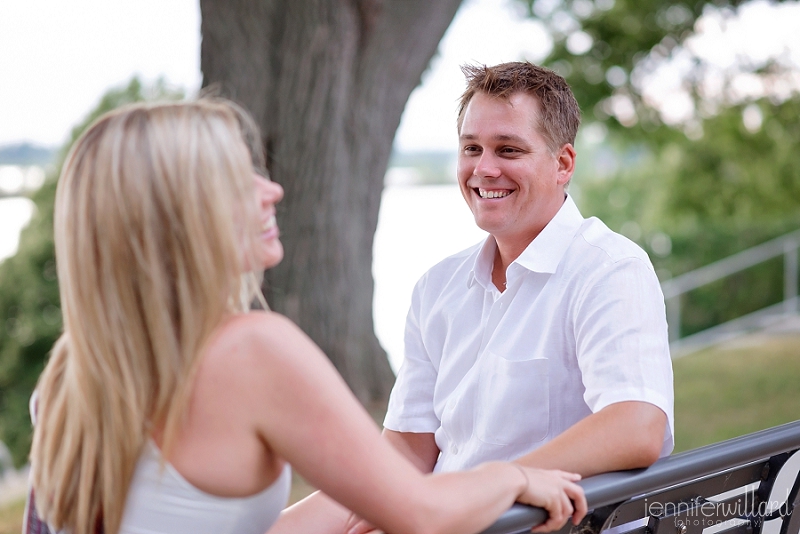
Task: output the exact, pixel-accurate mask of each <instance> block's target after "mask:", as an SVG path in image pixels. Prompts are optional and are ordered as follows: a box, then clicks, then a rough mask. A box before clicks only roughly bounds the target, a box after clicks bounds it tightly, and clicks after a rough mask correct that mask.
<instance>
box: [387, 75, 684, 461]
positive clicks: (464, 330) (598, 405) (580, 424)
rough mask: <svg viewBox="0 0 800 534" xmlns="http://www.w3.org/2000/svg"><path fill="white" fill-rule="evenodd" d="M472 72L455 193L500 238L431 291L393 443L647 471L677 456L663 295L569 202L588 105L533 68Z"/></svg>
mask: <svg viewBox="0 0 800 534" xmlns="http://www.w3.org/2000/svg"><path fill="white" fill-rule="evenodd" d="M464 72H465V74H466V77H467V89H466V91H465V92H464V94H463V96H462V99H461V104H460V109H459V115H458V132H459V155H458V183H459V186H460V188H461V192H462V194H463V195H464V198H465V200H466V202H467V205H468V206H469V208H470V209H471V210H472V213H473V215H474V216H475V222H476V224H477V225H478V226H479V227H481V228H482V229H483V230H486V231H487V232H488V233H489V237H488V238H487V239H486V241H485V242H484V243H482V244H479V245H477V246H475V247H472V248H470V249H467V250H465V251H463V252H461V253H459V254H456V255H454V256H452V257H450V258H447V259H445V260H444V261H442V262H441V263H439V264H438V265H436V266H435V267H433V268H432V269H431V270H430V271H429V272H428V273H426V274H425V275H424V276H423V277H422V279H421V280H420V281H419V282H418V284H417V286H416V288H415V290H414V294H413V297H412V305H411V310H410V311H409V315H408V320H407V325H406V336H405V360H404V363H403V365H402V367H401V369H400V372H399V374H398V377H397V382H396V384H395V387H394V390H393V392H392V396H391V399H390V402H389V410H388V413H387V415H386V420H385V422H384V428H385V431H384V434H385V436H386V437H387V439H389V440H390V441H391V442H392V443H393V444H394V445H395V446H396V447H397V448H398V449H400V450H401V451H403V452H404V453H405V454H406V456H407V457H408V458H409V459H410V460H411V461H412V462H414V463H415V464H416V465H417V466H418V467H419V468H420V469H421V470H423V471H432V470H435V471H451V470H459V469H465V468H468V467H470V466H474V465H476V464H479V463H481V462H484V461H487V460H493V459H517V461H518V462H519V463H522V464H525V465H531V466H537V467H547V468H559V469H564V470H567V471H574V472H577V473H580V474H582V475H583V476H590V475H593V474H596V473H600V472H604V471H616V470H620V469H630V468H636V467H644V466H647V465H650V464H651V463H653V462H654V461H655V460H656V459H657V458H658V457H659V456H663V455H667V454H669V452H670V451H671V450H672V446H673V437H672V434H673V431H672V428H673V422H672V402H673V399H672V367H671V362H670V356H669V348H668V341H667V325H666V319H665V313H664V300H663V295H662V294H661V291H660V286H659V284H658V280H657V278H656V276H655V273H654V271H653V268H652V265H651V263H650V261H649V259H648V257H647V255H646V254H645V253H644V251H642V250H641V249H640V248H639V247H638V246H636V245H635V244H634V243H632V242H631V241H629V240H627V239H626V238H624V237H622V236H620V235H618V234H615V233H613V232H611V231H610V230H609V229H608V228H607V227H606V226H605V225H603V223H602V222H600V221H599V220H597V219H595V218H591V219H584V218H583V217H582V216H581V214H580V212H579V211H578V209H577V207H576V206H575V203H574V202H573V200H572V199H571V198H570V197H569V195H568V194H567V193H566V187H567V184H568V183H569V180H570V178H571V177H572V173H573V171H574V168H575V149H574V148H573V145H574V142H575V135H576V133H577V129H578V125H579V122H580V111H579V109H578V105H577V103H576V102H575V98H574V96H573V95H572V92H571V90H570V89H569V87H568V85H567V84H566V82H565V81H564V80H563V78H561V77H560V76H558V75H557V74H555V73H553V72H552V71H549V70H547V69H544V68H541V67H538V66H535V65H532V64H530V63H526V62H520V63H505V64H501V65H497V66H494V67H466V68H465V69H464Z"/></svg>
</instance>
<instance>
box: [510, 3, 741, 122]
mask: <svg viewBox="0 0 800 534" xmlns="http://www.w3.org/2000/svg"><path fill="white" fill-rule="evenodd" d="M524 1H525V3H526V4H527V5H528V9H529V13H530V14H531V15H532V16H534V17H537V18H541V19H542V20H543V21H544V22H545V23H546V25H547V27H548V28H549V29H550V32H551V35H552V37H553V41H554V46H553V50H552V52H551V53H550V55H549V56H548V57H547V58H546V60H545V63H546V64H547V65H548V66H550V67H551V68H553V69H555V70H556V71H557V72H559V73H560V74H561V75H562V76H564V77H565V78H566V80H567V82H569V84H570V86H571V87H572V90H573V92H574V93H575V96H576V98H577V99H578V102H579V103H580V105H581V108H582V109H583V110H584V115H585V116H586V117H587V118H594V119H596V120H601V121H606V120H608V123H609V125H610V126H611V127H618V126H619V123H618V122H617V121H616V120H615V119H614V118H613V117H612V116H611V115H610V113H609V112H608V110H607V109H605V106H604V105H603V104H604V101H606V99H608V98H609V97H610V96H612V95H614V94H618V95H625V96H628V97H630V98H631V100H632V103H633V104H634V106H635V108H636V111H637V114H638V118H639V123H638V125H637V129H641V130H642V131H645V132H649V133H652V132H653V130H654V129H655V128H657V127H658V126H660V122H659V120H658V117H657V114H656V113H654V112H653V110H651V109H649V108H648V107H647V106H646V105H644V103H643V102H642V101H641V99H640V96H639V88H637V87H636V86H635V85H634V84H633V83H632V82H631V73H632V72H633V70H634V68H635V67H637V66H640V65H641V63H642V60H644V59H645V58H646V57H647V56H648V55H650V54H651V55H652V56H654V57H656V58H666V57H668V56H669V55H670V53H671V52H672V51H673V50H674V49H675V48H676V47H677V46H679V45H680V44H681V43H682V42H683V41H684V40H685V39H686V37H688V36H689V35H690V34H691V32H692V29H693V27H694V24H695V21H696V20H697V19H698V18H699V17H700V15H701V14H702V13H703V11H704V10H705V9H706V8H707V7H709V6H716V7H720V8H722V7H730V6H737V5H739V4H741V3H743V1H742V0H706V1H691V2H684V1H680V0H678V1H675V0H524ZM580 32H583V33H585V34H586V35H588V36H589V37H590V38H591V47H590V48H589V49H588V50H582V49H581V47H578V49H577V50H576V48H575V47H574V46H573V47H570V46H568V45H569V43H570V39H575V37H576V36H577V35H578V34H579V33H580ZM570 48H572V51H570ZM609 119H610V120H609Z"/></svg>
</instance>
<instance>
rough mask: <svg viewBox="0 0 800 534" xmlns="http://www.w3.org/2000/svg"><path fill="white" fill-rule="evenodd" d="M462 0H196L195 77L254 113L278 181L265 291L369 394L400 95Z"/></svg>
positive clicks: (388, 381) (383, 389)
mask: <svg viewBox="0 0 800 534" xmlns="http://www.w3.org/2000/svg"><path fill="white" fill-rule="evenodd" d="M460 1H461V0H232V1H227V0H200V7H201V12H202V25H201V31H202V36H203V40H202V47H201V67H202V71H203V85H204V86H209V85H216V86H217V87H218V91H219V92H220V93H221V94H222V95H224V96H227V97H229V98H232V99H233V100H235V101H237V102H239V103H240V104H242V105H244V106H245V107H246V108H247V109H249V110H250V112H251V113H253V115H254V117H255V118H256V120H257V121H258V122H259V124H260V126H261V129H262V133H263V134H264V139H265V144H266V149H267V159H268V166H269V169H270V173H271V175H272V177H273V179H274V180H275V181H277V182H278V183H280V184H281V185H283V187H284V189H285V192H286V195H285V198H284V200H283V202H281V204H280V205H279V206H278V223H279V225H280V228H281V240H282V241H283V243H284V247H285V250H286V254H285V258H284V260H283V262H282V263H281V265H279V266H277V267H275V268H273V269H271V270H270V271H268V273H267V274H266V280H265V290H266V295H267V300H268V302H269V303H270V306H271V307H272V308H273V309H275V310H276V311H279V312H281V313H284V314H286V315H287V316H288V317H290V318H291V319H293V320H294V321H295V322H297V324H298V325H299V326H300V327H301V328H302V329H303V330H304V331H305V332H307V333H308V334H309V335H310V336H311V338H312V339H314V341H315V342H316V343H317V344H318V345H319V346H320V347H321V348H322V349H323V350H324V351H325V353H326V354H327V355H328V357H329V358H330V359H331V360H332V361H333V363H334V365H335V366H336V367H337V369H338V370H339V372H341V374H342V375H343V376H344V378H345V380H346V381H347V383H348V384H349V385H350V387H351V389H352V390H353V391H354V393H355V394H356V396H357V397H358V398H359V399H360V400H361V401H362V402H364V403H365V404H367V403H371V402H382V401H385V400H386V399H387V398H388V394H389V391H390V389H391V386H392V384H393V382H394V375H393V373H392V370H391V367H390V366H389V363H388V360H387V358H386V353H385V351H384V350H383V349H382V348H381V346H380V344H379V342H378V340H377V338H376V337H375V333H374V328H373V319H372V297H373V285H374V281H373V278H372V245H373V237H374V234H375V228H376V226H377V221H378V209H379V207H380V199H381V192H382V190H383V179H384V175H385V173H386V167H387V165H388V161H389V156H390V155H391V149H392V142H393V139H394V134H395V131H396V130H397V126H398V125H399V123H400V117H401V115H402V112H403V109H404V107H405V104H406V101H407V100H408V97H409V95H410V94H411V91H412V90H413V89H414V88H415V87H416V86H417V85H418V84H419V82H420V77H421V75H422V73H423V71H424V70H425V68H426V67H427V65H428V62H429V61H430V59H431V57H432V56H433V54H434V53H435V51H436V47H437V45H438V43H439V41H440V40H441V37H442V35H443V34H444V32H445V30H446V29H447V27H448V26H449V24H450V22H451V21H452V19H453V17H454V15H455V12H456V10H457V9H458V6H459V4H460ZM442 105H448V103H446V102H444V103H442ZM409 208H411V209H413V207H411V206H410V207H409Z"/></svg>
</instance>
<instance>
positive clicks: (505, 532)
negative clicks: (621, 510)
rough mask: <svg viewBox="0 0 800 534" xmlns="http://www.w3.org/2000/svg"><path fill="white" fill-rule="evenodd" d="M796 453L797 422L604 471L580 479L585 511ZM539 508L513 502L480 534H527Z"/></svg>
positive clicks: (799, 445) (799, 440)
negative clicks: (638, 465)
mask: <svg viewBox="0 0 800 534" xmlns="http://www.w3.org/2000/svg"><path fill="white" fill-rule="evenodd" d="M797 449H800V421H795V422H792V423H787V424H785V425H781V426H777V427H773V428H769V429H766V430H761V431H759V432H754V433H752V434H747V435H744V436H740V437H737V438H733V439H729V440H727V441H722V442H720V443H715V444H713V445H707V446H705V447H700V448H698V449H694V450H691V451H687V452H683V453H680V454H675V455H673V456H669V457H667V458H662V459H661V460H659V461H657V462H656V463H654V464H653V465H652V466H650V467H648V468H647V469H635V470H630V471H617V472H613V473H605V474H602V475H597V476H594V477H590V478H587V479H585V480H582V481H581V482H580V483H579V484H580V485H581V486H582V487H583V489H584V492H585V494H586V501H587V503H588V505H589V509H590V510H592V509H597V508H600V507H604V506H608V505H611V504H622V503H623V502H624V501H627V500H628V499H630V498H632V497H637V496H642V495H644V494H647V493H651V492H655V491H658V490H663V489H665V488H670V487H674V486H676V485H680V484H684V483H687V482H689V481H692V480H698V479H702V478H703V477H706V476H709V475H713V474H718V473H721V472H724V471H726V470H729V469H733V468H735V467H739V466H742V465H744V464H748V463H751V462H756V461H759V460H763V459H765V458H769V457H771V456H774V455H777V454H780V453H784V452H788V451H793V450H797ZM546 517H547V514H546V512H545V511H544V510H542V509H541V508H535V507H531V506H525V505H521V504H515V505H514V506H513V507H512V508H511V509H510V510H508V511H507V512H506V513H505V514H503V516H502V517H500V519H498V520H497V522H495V523H494V524H493V525H492V526H491V527H489V528H488V529H486V530H484V531H483V533H482V534H511V533H516V532H522V531H529V530H530V529H531V528H532V527H534V526H536V525H539V524H541V523H543V522H544V520H545V519H546Z"/></svg>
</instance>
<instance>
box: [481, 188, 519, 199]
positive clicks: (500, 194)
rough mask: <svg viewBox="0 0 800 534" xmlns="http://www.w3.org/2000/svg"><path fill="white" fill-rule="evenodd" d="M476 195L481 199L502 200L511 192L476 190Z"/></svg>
mask: <svg viewBox="0 0 800 534" xmlns="http://www.w3.org/2000/svg"><path fill="white" fill-rule="evenodd" d="M478 194H479V195H480V196H481V198H503V197H507V196H508V195H510V194H511V191H487V190H486V189H478Z"/></svg>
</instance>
